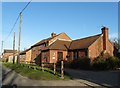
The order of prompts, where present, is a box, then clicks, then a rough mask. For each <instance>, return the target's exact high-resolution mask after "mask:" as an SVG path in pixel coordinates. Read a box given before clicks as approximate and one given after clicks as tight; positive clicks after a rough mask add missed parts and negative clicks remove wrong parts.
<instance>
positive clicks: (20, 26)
mask: <svg viewBox="0 0 120 88" xmlns="http://www.w3.org/2000/svg"><path fill="white" fill-rule="evenodd" d="M21 28H22V12H20V24H19V35H18V57H17V63H18V64H19V63H20V38H21Z"/></svg>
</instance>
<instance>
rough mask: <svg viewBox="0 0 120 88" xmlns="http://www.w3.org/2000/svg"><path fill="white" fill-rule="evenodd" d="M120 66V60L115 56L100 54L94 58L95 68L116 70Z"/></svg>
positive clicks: (93, 64) (93, 65)
mask: <svg viewBox="0 0 120 88" xmlns="http://www.w3.org/2000/svg"><path fill="white" fill-rule="evenodd" d="M119 66H120V61H119V59H118V58H117V57H114V56H107V57H106V56H105V55H103V56H99V57H97V58H95V59H94V61H93V63H92V68H93V69H95V70H114V69H116V68H118V67H119Z"/></svg>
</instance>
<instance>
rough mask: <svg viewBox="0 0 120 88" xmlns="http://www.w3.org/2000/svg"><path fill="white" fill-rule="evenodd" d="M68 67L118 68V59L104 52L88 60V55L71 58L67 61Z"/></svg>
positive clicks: (119, 64) (84, 68)
mask: <svg viewBox="0 0 120 88" xmlns="http://www.w3.org/2000/svg"><path fill="white" fill-rule="evenodd" d="M69 67H70V68H73V69H82V70H117V69H119V68H120V59H119V57H115V56H110V55H109V54H107V53H106V54H101V55H100V56H99V57H97V58H95V59H94V60H93V61H90V58H88V57H83V58H79V59H77V60H73V61H72V62H70V63H69Z"/></svg>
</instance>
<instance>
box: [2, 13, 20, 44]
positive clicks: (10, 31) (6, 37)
mask: <svg viewBox="0 0 120 88" xmlns="http://www.w3.org/2000/svg"><path fill="white" fill-rule="evenodd" d="M19 17H20V14H19V15H18V17H17V19H16V20H15V23H14V25H13V27H12V28H11V30H10V33H9V34H8V36H7V37H6V38H5V40H4V42H5V41H6V40H7V39H8V37H9V36H10V35H11V33H12V31H13V29H14V27H15V25H16V23H17V21H18V19H19Z"/></svg>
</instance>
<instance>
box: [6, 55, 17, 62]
mask: <svg viewBox="0 0 120 88" xmlns="http://www.w3.org/2000/svg"><path fill="white" fill-rule="evenodd" d="M8 62H11V63H13V55H10V56H9V57H8ZM16 62H17V58H15V63H16Z"/></svg>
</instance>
